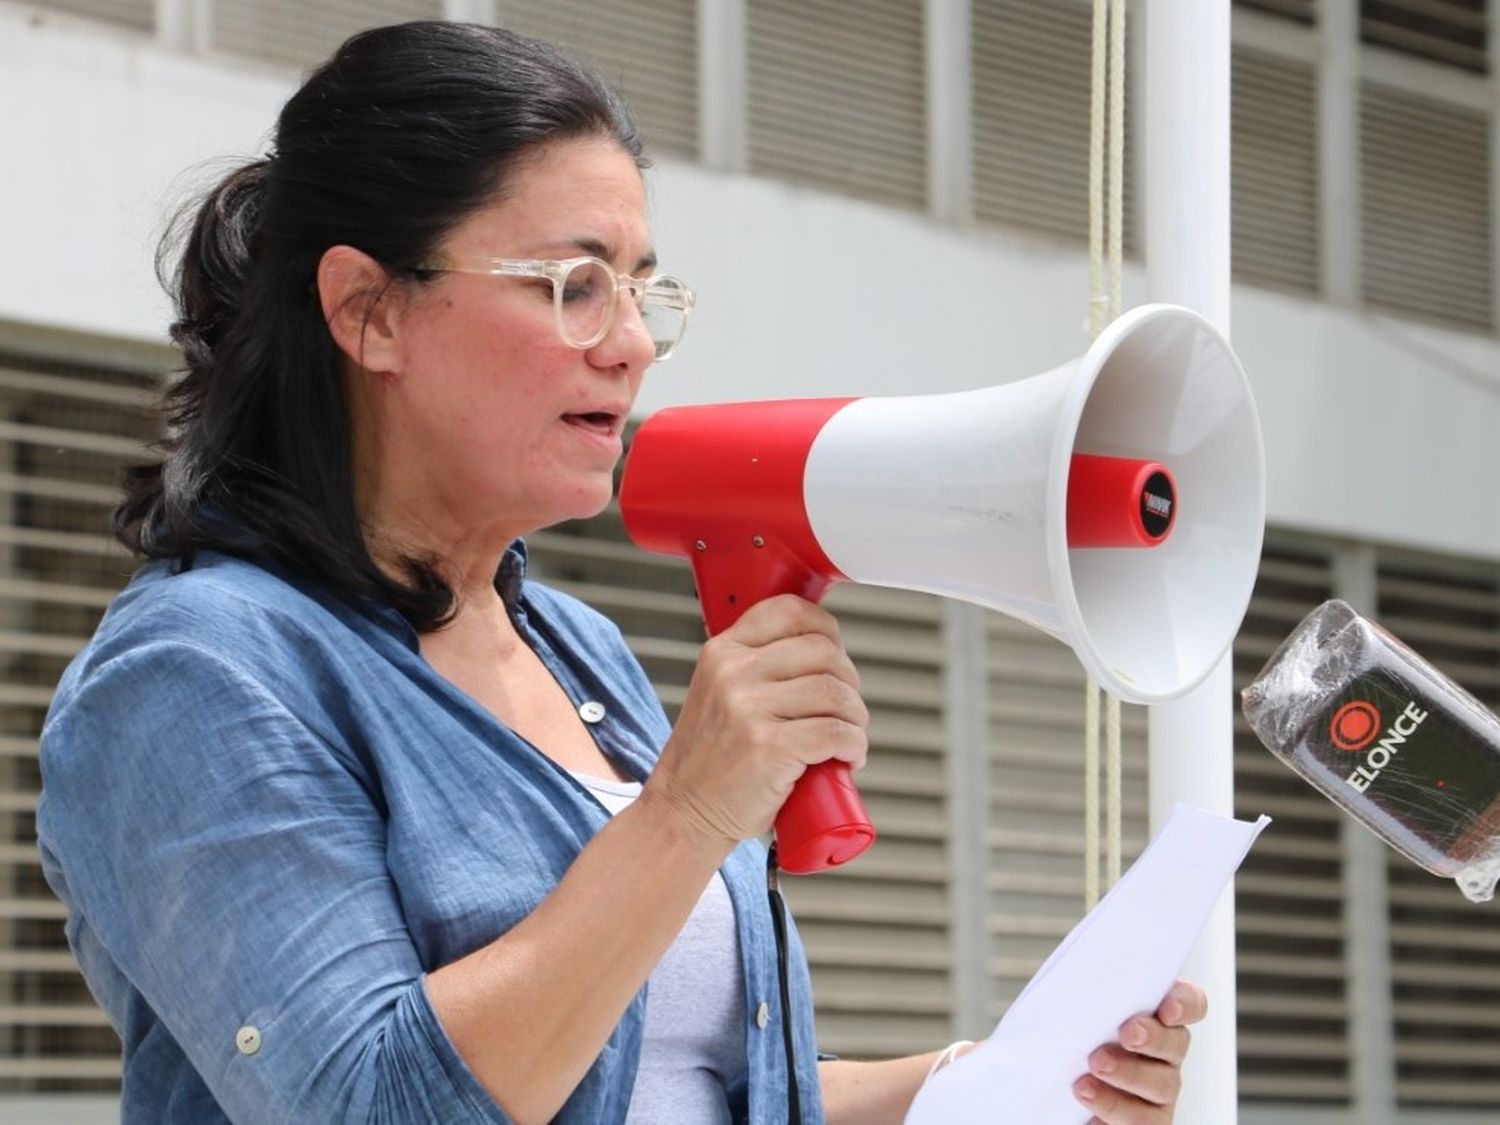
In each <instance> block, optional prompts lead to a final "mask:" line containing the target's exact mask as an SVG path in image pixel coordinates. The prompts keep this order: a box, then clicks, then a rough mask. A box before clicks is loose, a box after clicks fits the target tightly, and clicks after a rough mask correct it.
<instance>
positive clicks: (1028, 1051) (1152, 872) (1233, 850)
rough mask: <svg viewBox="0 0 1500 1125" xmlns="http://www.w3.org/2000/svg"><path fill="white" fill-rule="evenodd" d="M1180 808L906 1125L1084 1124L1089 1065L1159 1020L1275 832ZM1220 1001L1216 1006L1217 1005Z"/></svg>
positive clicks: (925, 1093)
mask: <svg viewBox="0 0 1500 1125" xmlns="http://www.w3.org/2000/svg"><path fill="white" fill-rule="evenodd" d="M1270 822H1271V821H1270V818H1269V817H1265V816H1263V817H1261V818H1260V819H1259V820H1257V821H1256V822H1255V823H1253V824H1251V823H1247V822H1245V821H1239V820H1232V819H1230V818H1229V817H1224V816H1219V815H1218V814H1216V813H1209V812H1204V811H1203V810H1202V809H1198V808H1194V807H1193V806H1191V805H1183V804H1179V805H1177V806H1175V807H1174V808H1173V809H1172V811H1171V813H1170V814H1169V815H1168V817H1167V821H1166V823H1165V824H1163V825H1162V828H1161V831H1159V832H1158V833H1157V834H1156V838H1155V839H1154V840H1152V841H1151V843H1150V844H1149V845H1148V846H1147V847H1146V850H1145V851H1144V852H1142V853H1141V856H1140V858H1139V859H1137V860H1136V861H1135V863H1133V864H1132V865H1131V867H1130V870H1129V871H1127V872H1126V873H1125V874H1124V875H1123V876H1122V877H1121V879H1120V881H1119V882H1118V883H1116V884H1115V886H1114V887H1113V888H1111V890H1110V892H1109V893H1108V894H1107V895H1105V896H1104V898H1103V899H1101V900H1100V902H1099V904H1098V905H1097V906H1096V907H1094V909H1093V910H1092V911H1090V912H1089V914H1088V915H1087V916H1086V917H1085V918H1084V919H1083V920H1082V921H1081V922H1079V923H1078V925H1076V926H1075V927H1073V931H1072V932H1071V933H1070V934H1068V936H1067V937H1066V938H1064V939H1063V941H1062V943H1061V944H1060V945H1059V946H1058V947H1057V948H1056V949H1055V950H1053V952H1052V956H1050V957H1049V958H1047V961H1046V963H1045V964H1044V965H1043V966H1042V967H1041V968H1040V969H1038V970H1037V972H1036V975H1035V976H1033V977H1032V978H1031V981H1030V982H1029V983H1028V984H1027V985H1026V988H1025V990H1024V991H1023V992H1022V993H1021V995H1020V996H1018V997H1016V999H1015V1001H1014V1002H1013V1003H1012V1004H1011V1006H1010V1008H1009V1010H1007V1012H1006V1013H1005V1017H1004V1018H1003V1019H1002V1020H1001V1021H1000V1023H999V1024H998V1025H997V1026H996V1027H995V1031H994V1034H993V1035H991V1036H990V1037H989V1039H987V1040H986V1041H985V1042H984V1043H983V1044H981V1045H980V1046H979V1047H978V1048H976V1049H975V1050H973V1051H970V1052H969V1053H968V1054H967V1055H965V1056H964V1057H963V1058H961V1059H959V1060H958V1061H957V1062H955V1063H953V1064H951V1065H949V1066H947V1067H945V1068H944V1069H942V1070H941V1071H939V1072H938V1073H937V1074H935V1075H934V1076H933V1077H932V1079H931V1080H930V1081H928V1082H927V1083H926V1084H925V1085H924V1086H923V1087H922V1088H921V1090H919V1091H918V1093H917V1098H916V1101H915V1102H914V1103H913V1104H912V1107H911V1111H910V1112H909V1113H908V1114H907V1115H906V1125H970V1123H974V1125H979V1123H981V1122H983V1123H984V1125H994V1123H1001V1122H1003V1123H1005V1125H1085V1123H1086V1122H1087V1121H1088V1120H1089V1117H1090V1114H1089V1111H1088V1110H1087V1109H1085V1108H1084V1107H1083V1106H1082V1105H1081V1104H1080V1103H1079V1101H1078V1100H1077V1099H1076V1098H1074V1097H1073V1083H1074V1082H1075V1081H1077V1080H1078V1078H1079V1077H1081V1076H1082V1075H1083V1074H1085V1073H1086V1072H1087V1071H1088V1057H1089V1055H1090V1054H1091V1053H1093V1051H1094V1049H1095V1048H1097V1047H1099V1046H1100V1045H1101V1044H1104V1043H1111V1042H1114V1041H1115V1040H1116V1038H1117V1036H1118V1034H1119V1028H1120V1025H1121V1024H1123V1023H1124V1022H1125V1021H1126V1020H1127V1019H1129V1018H1130V1017H1131V1016H1133V1015H1136V1014H1138V1013H1141V1012H1151V1011H1155V1009H1156V1006H1157V1004H1159V1003H1160V1002H1161V1000H1162V997H1164V996H1165V995H1166V993H1167V990H1168V989H1169V988H1171V986H1172V982H1173V981H1174V980H1176V978H1177V976H1178V974H1179V973H1180V972H1181V970H1182V965H1183V962H1184V961H1186V960H1187V955H1188V953H1189V952H1191V950H1192V947H1193V945H1194V943H1195V942H1196V941H1197V940H1198V935H1199V933H1201V932H1202V930H1203V927H1204V925H1205V924H1206V923H1207V921H1208V916H1209V914H1211V913H1212V912H1213V908H1214V906H1215V904H1216V903H1217V902H1218V900H1219V896H1220V894H1221V893H1222V892H1223V890H1224V888H1225V886H1226V885H1227V884H1228V882H1229V879H1230V877H1231V876H1232V875H1233V874H1234V872H1235V869H1236V868H1238V867H1239V865H1240V862H1241V860H1243V859H1244V858H1245V855H1246V853H1247V852H1249V850H1250V845H1251V844H1253V843H1254V842H1255V838H1256V837H1257V836H1259V835H1260V833H1261V830H1262V829H1264V828H1265V826H1266V825H1267V824H1269V823H1270ZM1210 1002H1212V997H1210Z"/></svg>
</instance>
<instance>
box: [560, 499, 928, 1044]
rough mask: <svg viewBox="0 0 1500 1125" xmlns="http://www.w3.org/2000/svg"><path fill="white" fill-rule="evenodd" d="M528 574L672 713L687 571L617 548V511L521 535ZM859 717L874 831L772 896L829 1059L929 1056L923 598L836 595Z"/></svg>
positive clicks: (688, 663) (680, 671) (692, 635)
mask: <svg viewBox="0 0 1500 1125" xmlns="http://www.w3.org/2000/svg"><path fill="white" fill-rule="evenodd" d="M530 544H531V547H532V560H533V562H532V567H531V572H532V573H533V574H534V575H536V576H537V577H539V578H542V579H543V580H545V581H547V582H548V583H549V584H552V585H554V586H556V587H558V588H560V589H564V590H567V591H568V592H570V593H573V594H575V595H577V596H579V597H581V598H583V599H584V600H586V601H587V602H589V604H591V605H593V606H594V607H596V608H597V609H599V610H601V611H602V612H603V613H605V614H607V615H608V616H610V617H611V618H613V619H614V620H615V621H616V622H617V623H618V624H619V625H620V627H621V629H622V630H623V632H624V633H625V637H626V640H627V641H628V642H629V644H630V646H631V649H632V650H633V651H634V652H635V654H636V656H637V657H638V658H639V659H640V660H641V662H642V664H643V665H644V667H645V668H646V670H647V672H648V673H649V674H650V676H651V678H652V681H653V682H654V683H655V684H656V685H657V687H658V690H659V691H660V694H661V697H662V700H663V702H664V703H665V704H666V705H667V710H668V713H669V714H671V715H672V716H673V717H674V718H675V716H676V713H677V710H678V708H679V707H680V705H681V702H682V698H683V695H684V693H685V691H686V687H687V683H688V680H689V679H690V678H691V675H692V671H693V666H694V664H695V663H696V661H697V657H698V650H699V648H700V645H701V642H702V638H703V621H702V617H701V616H700V614H699V611H698V603H697V599H696V596H695V595H694V593H693V582H692V575H691V572H690V571H689V569H688V567H687V565H686V563H684V562H681V561H679V560H677V559H671V558H665V557H660V556H655V555H648V554H645V553H644V552H642V551H640V550H638V549H637V548H635V547H634V546H632V545H631V544H630V543H629V542H628V540H627V539H626V537H625V534H624V531H623V529H622V528H621V526H620V522H619V515H618V511H617V510H616V509H614V508H612V509H611V510H610V511H609V512H607V513H605V514H604V515H602V516H600V517H598V518H596V519H594V520H591V521H586V522H584V523H580V524H573V525H569V526H566V527H563V528H557V529H553V530H551V531H548V532H543V533H539V534H537V535H535V536H533V537H531V539H530ZM825 604H826V605H827V606H828V608H830V609H831V610H833V611H834V612H835V613H836V614H837V615H838V617H839V621H840V627H841V629H842V632H843V636H844V641H845V644H846V645H847V647H848V649H849V652H850V655H851V656H852V657H853V658H854V660H855V662H856V664H858V666H859V669H860V675H861V678H862V682H863V687H864V694H865V699H866V702H867V703H868V704H869V707H870V712H871V716H872V721H871V730H870V738H871V752H870V763H869V765H868V766H867V768H866V769H864V770H863V771H862V772H861V773H860V774H859V786H860V791H861V792H862V793H863V794H864V797H865V801H866V804H867V806H868V808H869V810H870V815H871V817H872V818H873V820H874V821H875V826H876V829H877V831H878V832H879V834H880V838H879V840H878V842H877V843H876V844H875V846H874V847H873V848H871V849H870V851H869V852H867V853H866V854H865V855H863V856H861V857H860V858H859V860H857V861H856V862H854V863H852V864H850V865H849V866H847V867H844V868H840V869H838V870H836V871H831V872H824V873H821V874H818V875H815V876H809V877H806V878H794V877H788V878H786V879H785V880H784V883H783V887H784V889H785V893H786V897H787V899H788V901H789V902H790V903H791V906H792V909H793V912H794V913H795V915H796V918H797V925H798V927H799V928H800V930H801V932H802V935H803V938H804V940H805V942H806V946H807V952H808V958H809V960H810V962H811V966H812V974H813V983H814V993H815V996H816V998H817V1016H818V1030H819V1043H820V1046H821V1047H822V1048H823V1049H824V1050H828V1051H833V1052H835V1053H839V1054H845V1055H851V1056H859V1055H874V1056H879V1055H892V1054H903V1053H912V1052H916V1051H923V1050H930V1049H931V1048H932V1046H933V1045H934V1044H938V1043H942V1042H943V1041H944V1040H945V1039H946V1038H947V1037H948V1030H949V1017H948V1009H949V1003H950V999H949V983H948V947H949V942H948V905H947V866H948V862H947V855H946V851H945V846H946V835H945V832H946V826H945V817H944V779H943V763H942V752H943V726H942V708H943V685H942V682H941V675H942V670H941V663H942V642H941V638H940V631H941V615H940V609H939V606H938V603H937V600H936V599H935V598H932V597H928V596H926V595H920V594H910V593H904V592H901V591H894V590H882V589H876V588H873V587H856V586H852V585H842V586H839V587H836V588H835V589H834V590H833V591H832V592H831V593H830V595H829V597H828V598H827V600H826V602H825Z"/></svg>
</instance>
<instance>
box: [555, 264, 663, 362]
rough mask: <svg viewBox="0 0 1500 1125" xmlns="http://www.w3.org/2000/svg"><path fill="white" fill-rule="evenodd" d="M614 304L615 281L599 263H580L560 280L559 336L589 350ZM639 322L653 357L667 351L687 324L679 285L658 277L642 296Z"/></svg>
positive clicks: (598, 335) (602, 329)
mask: <svg viewBox="0 0 1500 1125" xmlns="http://www.w3.org/2000/svg"><path fill="white" fill-rule="evenodd" d="M614 301H615V278H614V275H613V274H611V273H610V272H609V270H607V269H606V268H605V267H604V266H603V265H602V264H601V263H599V262H594V261H582V262H579V263H578V264H577V265H575V266H574V267H573V268H572V269H570V270H569V271H568V273H567V275H566V276H565V277H564V278H563V282H562V288H561V291H560V300H559V303H558V313H559V316H560V317H561V320H562V328H563V334H564V335H565V336H566V337H567V340H568V343H570V344H572V345H574V346H575V347H590V346H592V345H593V344H595V343H597V342H598V341H599V339H600V338H601V337H602V336H603V334H604V331H605V328H606V327H607V325H608V322H609V316H610V310H611V308H612V306H613V304H614ZM640 310H641V319H642V320H643V321H644V323H645V325H646V330H647V331H648V332H649V333H650V334H651V340H652V343H653V344H655V345H656V358H658V359H661V358H662V357H663V356H665V355H667V354H668V353H670V352H671V350H672V349H673V348H674V347H675V346H676V344H677V341H678V340H679V339H681V338H682V331H683V328H684V327H685V325H686V323H687V301H686V296H685V291H684V289H683V286H682V284H681V283H680V282H678V281H676V279H674V278H658V279H657V280H656V282H655V283H654V284H653V285H652V286H651V287H650V288H649V289H647V290H646V292H645V294H644V296H643V297H642V300H641V304H640Z"/></svg>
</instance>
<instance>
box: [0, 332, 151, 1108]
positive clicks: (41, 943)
mask: <svg viewBox="0 0 1500 1125" xmlns="http://www.w3.org/2000/svg"><path fill="white" fill-rule="evenodd" d="M156 381H157V377H156V375H155V374H153V373H139V372H135V371H120V370H108V369H98V368H88V367H84V366H81V365H63V364H51V363H38V362H34V361H27V360H26V359H24V358H22V357H18V356H10V355H0V454H3V459H0V666H3V668H4V675H3V676H0V716H3V718H0V980H3V981H4V999H3V1000H0V1091H12V1092H15V1091H32V1090H48V1089H69V1090H87V1089H112V1088H113V1087H114V1086H115V1085H116V1084H117V1080H118V1075H119V1069H120V1064H119V1049H120V1048H119V1041H118V1040H117V1039H116V1037H115V1034H114V1032H113V1031H112V1030H111V1029H110V1027H109V1025H108V1022H107V1020H106V1019H105V1016H104V1013H103V1012H101V1011H100V1010H99V1009H98V1008H97V1007H96V1006H95V1004H94V1002H93V1000H92V999H91V998H90V996H89V993H88V990H87V988H86V987H85V986H84V983H83V980H82V979H81V978H80V977H79V976H78V973H77V970H76V968H75V966H74V962H73V957H72V954H71V953H69V952H68V947H67V941H66V939H65V938H64V936H63V920H64V916H65V915H64V911H63V907H62V905H61V904H60V903H59V902H57V900H56V899H54V898H53V897H52V895H51V892H50V891H49V890H48V888H47V886H46V883H45V881H44V880H43V878H42V874H41V867H40V863H39V860H38V857H37V853H36V823H35V814H36V798H37V793H38V791H39V790H40V787H41V776H40V771H39V768H38V760H37V741H36V740H37V735H38V734H39V732H40V730H41V725H42V719H43V717H44V716H45V714H46V709H47V705H48V703H49V702H50V701H51V697H52V688H53V685H54V683H55V682H56V680H57V677H58V676H59V675H60V674H61V673H62V670H63V668H64V667H65V666H66V664H67V662H68V661H69V659H71V658H72V656H73V654H74V653H75V652H77V651H78V649H79V648H80V647H81V646H82V645H83V644H84V642H85V641H86V640H87V639H88V637H89V635H90V634H91V633H92V632H93V629H94V626H95V624H96V623H97V621H98V619H99V616H100V614H101V613H102V612H103V610H104V607H105V606H106V605H107V604H108V601H109V599H110V598H111V597H112V596H113V594H114V592H115V590H117V589H118V588H119V587H120V586H121V585H123V583H124V579H125V577H126V575H127V574H128V573H129V572H130V571H131V570H132V569H133V565H132V563H131V562H130V560H129V559H128V558H127V556H126V555H125V552H124V551H123V550H122V549H120V548H118V547H116V546H115V545H114V544H113V542H112V541H111V540H110V538H109V536H108V532H107V528H108V525H109V519H108V514H109V511H110V509H111V508H112V507H113V506H114V503H115V501H116V499H117V497H118V488H117V485H116V472H117V470H118V468H119V467H120V466H121V465H122V464H124V463H127V462H131V461H137V460H140V459H141V458H142V455H143V444H144V442H145V441H146V440H148V439H150V438H151V437H152V435H153V426H152V423H151V422H150V421H149V420H148V418H147V415H146V414H145V412H144V411H143V410H142V409H141V408H142V407H143V406H145V405H146V404H147V403H149V401H150V397H151V396H150V392H151V390H152V389H153V388H154V386H155V385H156Z"/></svg>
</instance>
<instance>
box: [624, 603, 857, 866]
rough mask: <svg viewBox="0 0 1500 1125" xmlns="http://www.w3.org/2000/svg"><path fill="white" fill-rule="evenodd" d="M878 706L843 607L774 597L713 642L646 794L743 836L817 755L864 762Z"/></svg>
mask: <svg viewBox="0 0 1500 1125" xmlns="http://www.w3.org/2000/svg"><path fill="white" fill-rule="evenodd" d="M869 718H870V715H869V712H868V711H867V710H866V708H865V704H864V700H862V699H861V698H860V695H859V673H858V672H856V671H855V669H854V664H853V662H852V661H850V659H849V654H848V653H846V652H845V651H844V646H843V644H842V642H841V641H840V640H839V628H838V622H837V621H835V620H834V618H833V615H832V614H830V613H829V612H828V611H827V610H825V609H823V608H822V607H821V606H817V605H814V604H813V603H812V602H809V601H806V600H804V599H803V598H799V597H796V596H794V595H791V594H783V595H780V596H777V597H774V598H767V599H766V600H765V601H762V602H759V603H757V604H756V605H753V606H751V607H750V608H749V609H748V610H746V611H745V613H744V615H743V616H741V617H740V619H739V620H738V621H737V622H735V624H733V625H732V626H730V627H729V628H728V629H725V630H724V631H723V632H722V633H720V634H719V635H718V636H715V637H712V638H710V639H709V640H708V642H707V643H705V644H704V646H703V651H702V653H701V654H700V656H699V658H698V666H697V668H696V669H695V670H694V672H693V678H692V682H691V683H690V684H689V685H688V692H687V698H686V699H685V700H684V702H683V705H682V712H681V714H680V715H679V716H678V719H677V725H676V727H675V728H674V730H673V732H672V737H671V738H669V739H668V740H667V745H666V747H665V748H664V749H663V750H662V755H661V760H660V761H659V762H658V763H657V766H656V769H655V770H654V771H653V772H652V775H651V778H650V780H649V781H648V782H647V784H646V789H645V792H643V793H642V797H646V796H647V794H650V795H651V799H659V800H663V801H667V802H670V807H672V808H673V809H674V810H676V811H677V812H678V813H679V814H680V815H681V816H682V817H683V818H684V820H685V822H686V823H687V824H688V825H689V826H690V828H691V829H693V830H694V831H696V832H700V833H702V834H704V835H705V836H706V837H707V838H708V839H711V840H713V841H715V842H717V843H719V844H721V846H723V847H724V848H726V849H728V848H732V847H733V846H734V845H735V844H737V843H739V842H740V841H741V840H745V839H749V838H750V837H752V836H759V835H761V834H762V833H764V832H765V831H766V830H767V829H768V828H769V827H770V826H771V822H772V821H773V820H774V819H775V817H776V813H777V812H778V811H779V810H780V808H781V806H782V804H783V803H784V802H785V801H786V799H787V796H788V795H789V794H790V793H791V791H792V786H793V785H794V784H795V783H796V781H797V779H798V778H799V777H801V776H802V773H803V771H804V770H806V768H807V767H808V766H809V765H812V764H813V763H815V762H821V761H825V760H827V759H830V758H837V759H839V760H841V761H845V762H848V763H849V764H850V765H851V766H853V767H854V768H855V769H858V768H860V767H861V766H863V765H864V762H865V752H866V749H867V747H868V742H867V740H866V736H865V728H866V726H867V725H868V723H869Z"/></svg>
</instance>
